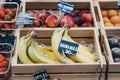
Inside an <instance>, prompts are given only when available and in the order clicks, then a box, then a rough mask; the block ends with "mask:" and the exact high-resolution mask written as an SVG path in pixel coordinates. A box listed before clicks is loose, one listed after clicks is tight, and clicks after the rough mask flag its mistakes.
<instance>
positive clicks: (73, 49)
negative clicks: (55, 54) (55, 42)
mask: <svg viewBox="0 0 120 80" xmlns="http://www.w3.org/2000/svg"><path fill="white" fill-rule="evenodd" d="M79 46H80V45H79V44H76V43H72V42H69V41H66V40H61V42H60V45H59V49H58V50H59V52H61V53H63V52H64V54H69V55H74V56H75V55H76V54H77V51H78V47H79Z"/></svg>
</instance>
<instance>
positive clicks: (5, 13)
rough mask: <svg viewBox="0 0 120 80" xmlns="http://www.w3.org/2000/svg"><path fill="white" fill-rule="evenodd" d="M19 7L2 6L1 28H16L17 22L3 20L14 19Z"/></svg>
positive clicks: (0, 14) (0, 11) (0, 9)
mask: <svg viewBox="0 0 120 80" xmlns="http://www.w3.org/2000/svg"><path fill="white" fill-rule="evenodd" d="M16 10H17V8H0V29H1V28H5V29H11V28H12V29H13V28H16V26H15V23H11V24H8V23H3V22H2V21H13V20H15V15H16Z"/></svg>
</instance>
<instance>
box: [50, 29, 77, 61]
mask: <svg viewBox="0 0 120 80" xmlns="http://www.w3.org/2000/svg"><path fill="white" fill-rule="evenodd" d="M64 31H65V28H61V29H58V30H55V31H54V32H53V35H52V38H51V44H52V50H53V52H54V53H55V55H56V56H57V58H58V59H59V60H60V62H62V63H75V62H74V61H72V60H71V59H69V58H68V57H67V56H63V54H62V53H60V52H59V51H58V48H59V44H60V41H61V39H62V36H63V33H64ZM64 57H65V58H64Z"/></svg>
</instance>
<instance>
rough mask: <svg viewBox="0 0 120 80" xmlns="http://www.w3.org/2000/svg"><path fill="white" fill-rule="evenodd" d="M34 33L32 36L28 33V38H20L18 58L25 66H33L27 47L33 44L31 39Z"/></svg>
mask: <svg viewBox="0 0 120 80" xmlns="http://www.w3.org/2000/svg"><path fill="white" fill-rule="evenodd" d="M33 34H34V32H33V31H32V32H31V33H30V34H29V33H28V34H27V35H26V36H23V37H21V38H20V40H19V42H18V57H19V59H20V61H21V63H24V64H32V63H33V61H32V60H30V59H29V57H28V55H27V47H28V46H29V45H30V43H31V38H32V35H33Z"/></svg>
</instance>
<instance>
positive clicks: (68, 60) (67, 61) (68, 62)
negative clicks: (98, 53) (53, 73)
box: [64, 56, 75, 64]
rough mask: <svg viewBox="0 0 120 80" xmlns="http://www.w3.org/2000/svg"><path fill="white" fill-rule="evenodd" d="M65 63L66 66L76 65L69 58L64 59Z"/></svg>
mask: <svg viewBox="0 0 120 80" xmlns="http://www.w3.org/2000/svg"><path fill="white" fill-rule="evenodd" d="M64 63H65V64H71V63H75V62H74V61H73V60H72V59H70V58H68V57H67V56H66V57H65V58H64Z"/></svg>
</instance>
